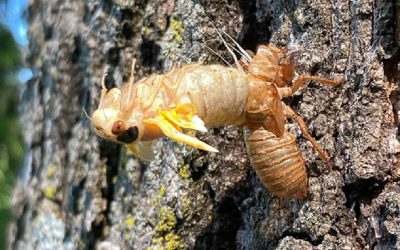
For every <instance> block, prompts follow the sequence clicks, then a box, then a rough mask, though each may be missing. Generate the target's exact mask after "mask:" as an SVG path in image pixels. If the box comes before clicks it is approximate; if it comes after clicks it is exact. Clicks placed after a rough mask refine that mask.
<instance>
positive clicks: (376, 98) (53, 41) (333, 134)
mask: <svg viewBox="0 0 400 250" xmlns="http://www.w3.org/2000/svg"><path fill="white" fill-rule="evenodd" d="M396 2H398V0H396V1H388V0H386V1H379V0H378V1H371V0H367V1H365V0H363V1H361V0H352V1H327V0H326V1H324V0H307V1H306V0H299V1H294V0H280V1H267V0H254V1H241V0H239V1H210V0H204V1H189V0H160V1H156V0H150V1H144V0H136V1H121V0H115V1H109V0H102V1H96V0H86V1H82V0H69V1H60V0H59V1H43V0H32V1H31V3H30V5H29V24H30V44H29V52H28V53H27V55H26V61H27V64H28V65H30V66H31V67H32V69H33V72H34V78H33V79H32V80H31V81H30V82H29V83H27V85H26V90H25V92H24V94H23V98H22V104H21V110H22V114H23V115H22V123H23V124H22V125H23V132H24V134H25V139H26V141H27V145H28V146H27V153H26V160H25V164H24V166H23V170H22V173H21V178H20V180H19V181H18V184H17V185H16V187H15V192H14V197H13V212H14V216H15V222H14V223H13V225H11V228H10V232H9V246H10V248H12V249H62V248H64V249H93V248H96V249H300V248H301V249H361V248H374V247H377V249H395V248H400V239H399V237H400V219H399V214H400V186H399V177H400V168H399V162H398V157H399V156H400V143H399V141H398V132H397V126H398V112H399V111H400V92H399V90H398V89H397V83H398V80H399V68H398V61H399V54H398V47H397V44H399V41H398V40H397V43H396V37H397V38H399V37H400V36H399V29H396V27H395V25H396V21H395V17H396V14H395V13H396V12H395V11H394V9H395V6H394V5H395V4H396ZM397 4H398V3H397ZM399 6H400V5H399ZM214 26H215V27H216V28H217V29H219V30H223V31H225V32H226V33H228V34H229V35H230V36H232V37H234V38H236V40H237V41H238V42H239V43H240V45H241V46H242V47H244V48H245V49H251V50H254V49H255V48H256V46H257V45H259V44H263V43H267V42H271V43H274V44H276V45H278V46H280V47H285V46H288V47H289V48H294V49H298V50H300V51H301V53H300V57H299V59H298V64H299V66H298V70H297V72H299V73H310V74H313V75H318V76H326V77H330V78H334V77H335V78H338V77H344V79H345V82H344V83H343V85H341V86H340V87H337V88H330V87H326V86H320V85H318V84H310V85H309V86H308V87H304V88H303V89H302V90H301V91H300V92H299V93H298V94H296V95H295V96H293V97H292V98H289V99H288V100H285V101H286V103H287V104H289V105H290V106H291V107H292V108H293V109H295V110H296V111H297V112H298V113H299V114H300V115H301V116H302V117H303V119H304V120H305V121H306V122H307V124H308V127H309V129H310V131H311V133H312V134H313V136H314V137H315V138H317V139H318V141H319V143H320V144H321V145H322V147H323V148H324V149H325V150H326V151H327V152H328V153H329V154H330V155H331V158H332V159H331V163H330V164H329V165H326V164H324V163H323V161H322V160H321V159H319V158H318V156H317V155H316V153H315V151H313V149H312V148H311V146H310V145H309V143H307V141H306V140H305V139H304V137H302V136H301V134H300V130H299V129H298V127H297V126H296V125H293V126H291V128H292V130H293V131H294V132H295V133H296V134H297V135H298V145H299V146H300V148H301V151H302V152H303V156H304V158H305V159H306V164H307V169H308V174H309V187H308V198H307V199H306V200H305V201H296V200H285V199H279V198H276V197H273V196H272V195H271V194H270V193H269V192H268V191H267V190H266V189H265V188H264V187H263V185H262V184H261V183H260V181H259V179H258V178H257V176H256V175H255V172H254V170H253V169H252V168H251V166H250V163H249V159H248V157H247V155H246V150H245V146H244V142H243V136H242V131H241V130H240V129H239V128H236V127H223V128H222V127H221V128H215V129H211V130H210V132H208V133H206V134H202V135H199V136H200V138H201V139H202V140H204V141H206V142H208V143H210V144H212V145H214V146H217V148H218V149H219V150H220V152H221V153H219V154H215V153H206V152H203V151H199V150H196V149H193V148H191V147H188V146H184V145H181V144H177V143H174V142H172V141H171V140H169V139H162V140H159V141H158V142H157V144H156V147H155V151H156V152H157V153H156V160H155V161H153V162H151V163H144V162H141V161H138V160H137V159H136V158H134V157H133V156H132V155H131V154H129V153H128V152H127V151H126V149H125V148H123V147H121V146H119V145H116V144H114V143H111V142H108V141H104V140H101V139H99V138H98V137H97V136H96V135H95V134H94V132H93V129H92V128H91V123H90V120H89V119H88V117H87V116H86V115H85V112H84V111H86V112H87V113H88V114H89V115H90V114H91V113H92V112H93V111H94V110H95V108H96V107H97V104H98V102H99V97H100V79H101V77H102V75H103V73H104V70H107V72H108V79H107V85H108V86H109V87H111V86H113V85H116V86H121V84H122V83H123V82H126V81H127V79H128V78H129V74H130V65H131V62H132V59H134V58H136V59H137V67H136V68H137V70H136V79H140V78H142V77H144V76H148V75H149V74H151V73H162V72H165V71H167V70H168V69H169V68H170V67H171V66H172V65H173V64H174V65H176V66H178V65H185V64H187V63H190V62H198V61H202V62H204V63H221V64H222V63H223V62H222V60H221V59H220V58H219V57H218V56H216V55H215V54H214V53H213V52H211V51H210V50H209V49H208V48H207V47H210V48H212V49H213V50H215V51H216V52H217V53H220V54H221V56H222V57H223V58H225V59H226V60H229V61H230V62H232V61H233V60H232V56H231V55H230V54H229V53H228V52H227V50H226V48H225V47H224V46H223V45H222V42H221V39H220V38H219V37H218V36H217V34H216V32H215V29H214ZM395 32H397V34H396V33H395Z"/></svg>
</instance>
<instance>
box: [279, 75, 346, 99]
mask: <svg viewBox="0 0 400 250" xmlns="http://www.w3.org/2000/svg"><path fill="white" fill-rule="evenodd" d="M309 81H315V82H319V83H323V84H326V85H329V86H332V87H335V86H338V85H339V84H341V83H342V82H343V80H331V79H327V78H324V77H318V76H309V75H301V76H299V77H298V78H297V79H296V80H295V81H294V83H293V85H292V87H283V88H279V94H280V96H281V97H282V98H284V97H288V96H292V95H293V94H294V93H295V92H296V91H297V90H299V89H300V88H301V86H303V85H304V84H306V83H307V82H309Z"/></svg>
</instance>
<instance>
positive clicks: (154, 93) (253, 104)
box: [92, 45, 339, 198]
mask: <svg viewBox="0 0 400 250" xmlns="http://www.w3.org/2000/svg"><path fill="white" fill-rule="evenodd" d="M293 58H294V57H293V53H288V52H287V51H286V50H280V49H278V48H276V47H275V46H272V45H267V46H260V48H259V49H258V51H257V53H256V55H255V56H254V57H253V58H251V57H250V56H249V55H248V54H247V53H246V54H245V59H242V60H241V66H238V67H236V68H235V67H229V66H222V65H202V64H189V65H185V66H183V67H180V68H174V69H172V70H170V71H169V72H167V73H165V74H161V75H152V76H150V77H148V78H144V79H141V80H140V81H138V82H137V83H135V82H134V63H133V65H132V75H131V77H130V80H129V82H128V83H127V84H125V85H124V86H123V87H122V88H121V89H118V88H112V89H109V90H108V89H106V87H105V84H104V78H103V81H102V94H101V99H100V104H99V107H98V108H97V110H96V111H95V112H94V113H93V115H92V123H93V127H94V128H95V131H96V133H97V135H99V136H101V137H103V138H105V139H109V140H112V141H115V142H119V143H123V144H125V145H126V146H127V147H128V148H129V149H130V150H131V151H132V152H133V153H134V154H135V155H136V156H138V157H139V158H142V159H144V160H152V159H153V150H152V141H154V140H155V139H157V138H160V137H163V136H167V137H169V138H171V139H173V140H175V141H178V142H182V143H185V144H188V145H191V146H193V147H196V148H199V149H202V150H206V151H210V152H218V150H217V149H215V148H214V147H212V146H210V145H208V144H206V143H204V142H202V141H200V140H198V139H197V138H195V137H192V136H189V135H187V134H185V133H184V130H187V129H189V130H196V131H200V132H206V131H207V128H209V127H213V126H222V125H237V126H245V127H247V128H248V129H249V131H250V132H249V134H248V135H247V136H246V142H247V147H248V152H249V156H250V159H251V162H252V164H253V166H254V167H255V169H256V172H257V174H258V176H259V177H260V179H261V180H262V181H263V183H264V184H265V185H266V187H267V188H268V189H269V190H270V191H271V192H272V193H273V194H275V195H277V196H280V197H287V198H304V197H305V195H306V187H307V173H306V171H305V164H304V159H303V158H302V156H301V154H300V151H299V149H298V148H297V145H296V141H295V137H294V135H293V134H291V133H289V132H288V131H287V130H286V127H285V125H286V117H288V118H291V119H293V120H294V121H296V122H297V123H298V124H299V125H300V128H301V131H302V132H303V133H304V134H305V136H306V137H307V139H308V140H310V142H311V143H312V144H313V146H314V148H315V149H316V150H317V151H318V153H319V155H320V156H321V157H322V158H323V159H324V160H327V159H328V156H327V155H326V154H325V153H324V152H323V150H322V149H321V148H320V147H319V145H318V144H317V142H316V141H315V140H314V139H313V138H312V137H311V135H310V134H309V133H308V131H307V128H306V125H305V124H304V122H303V120H302V119H301V118H300V117H299V116H297V115H296V114H295V113H294V111H293V110H292V109H290V108H289V107H288V106H286V105H285V104H284V103H283V102H282V101H281V99H282V98H284V97H286V96H290V95H292V94H293V93H294V92H295V91H296V90H298V89H299V88H300V87H301V85H303V84H304V83H305V82H307V81H309V80H314V81H318V82H322V83H326V84H329V85H332V86H335V85H337V84H338V83H339V81H334V80H329V79H325V78H319V77H312V76H300V77H299V78H297V79H296V80H295V81H294V83H293V85H292V86H291V87H289V86H288V84H289V83H290V82H292V80H293V72H294V63H293ZM238 65H239V64H238Z"/></svg>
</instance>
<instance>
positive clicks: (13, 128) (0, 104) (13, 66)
mask: <svg viewBox="0 0 400 250" xmlns="http://www.w3.org/2000/svg"><path fill="white" fill-rule="evenodd" d="M0 41H1V43H0V249H2V248H3V247H4V246H5V240H6V239H7V234H6V232H7V230H6V228H7V225H8V223H9V222H10V219H11V216H10V211H9V206H10V196H11V191H12V187H13V184H14V181H15V179H16V176H17V173H18V167H19V165H20V164H21V160H22V157H23V154H24V151H23V143H22V136H21V131H20V126H19V122H18V102H19V90H18V86H17V85H16V82H17V81H16V80H15V79H16V77H15V72H16V70H17V69H18V68H19V67H20V63H21V59H20V51H19V48H18V46H17V44H16V43H15V41H14V38H13V36H12V34H11V33H10V32H9V31H8V30H7V29H6V28H5V27H4V26H2V25H0Z"/></svg>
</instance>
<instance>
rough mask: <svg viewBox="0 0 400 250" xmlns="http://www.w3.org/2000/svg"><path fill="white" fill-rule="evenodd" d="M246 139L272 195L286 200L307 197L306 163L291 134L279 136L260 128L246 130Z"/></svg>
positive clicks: (263, 180) (256, 166) (260, 174)
mask: <svg viewBox="0 0 400 250" xmlns="http://www.w3.org/2000/svg"><path fill="white" fill-rule="evenodd" d="M245 139H246V146H247V151H248V155H249V157H250V160H251V163H252V165H253V167H254V169H255V170H256V172H257V175H258V177H259V178H260V179H261V181H262V183H263V184H264V185H265V186H266V187H267V189H268V190H269V191H270V192H271V193H273V194H274V195H276V196H278V197H284V198H305V197H306V195H307V171H306V167H305V161H304V159H303V157H302V155H301V153H300V151H299V148H298V147H297V145H296V138H295V136H294V135H293V134H292V133H289V132H285V133H284V135H283V136H282V137H277V136H275V135H274V134H273V133H271V132H269V131H268V130H265V129H264V128H262V127H261V128H259V129H256V130H248V131H246V134H245Z"/></svg>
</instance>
